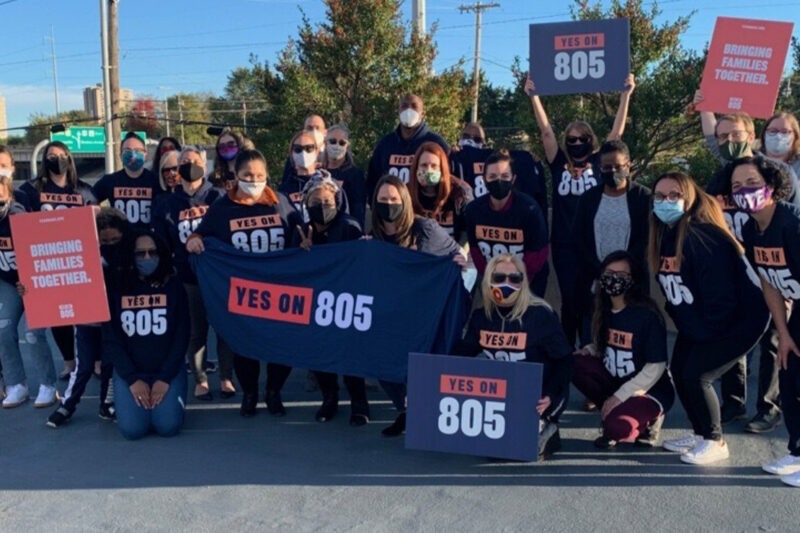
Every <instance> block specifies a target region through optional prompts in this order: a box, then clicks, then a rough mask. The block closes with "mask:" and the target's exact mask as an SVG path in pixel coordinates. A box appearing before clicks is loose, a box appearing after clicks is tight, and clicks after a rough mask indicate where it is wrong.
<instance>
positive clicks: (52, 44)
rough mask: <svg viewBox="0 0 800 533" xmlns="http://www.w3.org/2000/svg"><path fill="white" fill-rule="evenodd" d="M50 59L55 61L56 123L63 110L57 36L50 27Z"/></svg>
mask: <svg viewBox="0 0 800 533" xmlns="http://www.w3.org/2000/svg"><path fill="white" fill-rule="evenodd" d="M50 57H51V58H52V59H53V89H54V90H55V97H56V122H58V121H60V120H61V109H60V107H59V105H58V67H57V66H56V35H55V31H54V30H53V26H50Z"/></svg>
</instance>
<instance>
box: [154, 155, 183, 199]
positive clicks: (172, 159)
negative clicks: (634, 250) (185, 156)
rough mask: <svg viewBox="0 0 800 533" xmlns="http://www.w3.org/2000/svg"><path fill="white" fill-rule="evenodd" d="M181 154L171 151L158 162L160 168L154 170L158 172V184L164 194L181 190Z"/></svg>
mask: <svg viewBox="0 0 800 533" xmlns="http://www.w3.org/2000/svg"><path fill="white" fill-rule="evenodd" d="M180 155H181V154H180V152H178V151H175V150H173V151H171V152H164V153H163V154H161V158H160V159H159V160H158V167H155V168H154V169H153V170H154V171H156V172H158V183H159V185H161V190H162V191H163V192H175V191H176V190H177V189H178V188H180V185H181V180H180V176H179V175H178V157H180Z"/></svg>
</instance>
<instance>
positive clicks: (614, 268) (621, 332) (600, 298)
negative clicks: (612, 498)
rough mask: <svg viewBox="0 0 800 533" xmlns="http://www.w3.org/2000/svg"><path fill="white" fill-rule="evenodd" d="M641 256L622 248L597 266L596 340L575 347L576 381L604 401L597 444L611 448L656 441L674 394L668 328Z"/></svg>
mask: <svg viewBox="0 0 800 533" xmlns="http://www.w3.org/2000/svg"><path fill="white" fill-rule="evenodd" d="M641 259H642V258H641V257H638V256H636V255H633V254H631V253H629V252H627V251H624V250H618V251H615V252H611V253H610V254H608V255H606V256H605V258H604V259H603V261H602V262H601V263H600V265H599V267H598V271H599V272H600V275H599V277H598V279H597V284H598V290H597V295H596V303H595V307H594V315H593V318H592V344H589V345H587V346H586V347H584V348H583V349H581V350H579V351H577V352H575V374H574V375H573V377H572V382H573V383H574V384H575V387H576V388H577V389H578V390H579V391H581V393H582V394H584V395H585V396H586V397H587V398H589V400H591V401H592V402H593V403H595V404H596V405H598V406H601V407H602V408H601V409H600V417H601V419H602V423H603V435H602V436H600V437H598V438H597V439H596V440H595V441H594V444H595V446H597V447H598V448H613V447H614V446H616V444H617V442H622V441H625V442H631V441H635V442H636V444H637V445H640V446H647V447H652V446H655V445H656V444H657V443H658V439H659V435H660V433H661V424H662V423H663V421H664V414H665V413H666V412H667V411H669V408H670V407H671V406H672V402H673V401H674V400H675V390H674V388H673V385H672V379H671V377H670V374H669V370H667V329H666V327H665V326H664V318H663V317H662V316H661V312H660V311H659V310H658V307H656V303H655V302H654V301H653V300H652V298H650V296H649V294H648V292H649V291H648V287H649V284H648V283H647V274H646V271H645V269H644V268H643V266H642V262H641Z"/></svg>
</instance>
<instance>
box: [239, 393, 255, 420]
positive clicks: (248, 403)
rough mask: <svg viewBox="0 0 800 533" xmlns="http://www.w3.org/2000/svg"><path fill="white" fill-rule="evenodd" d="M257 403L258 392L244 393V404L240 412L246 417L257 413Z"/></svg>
mask: <svg viewBox="0 0 800 533" xmlns="http://www.w3.org/2000/svg"><path fill="white" fill-rule="evenodd" d="M256 404H258V394H248V393H246V392H245V393H244V394H242V406H241V407H240V408H239V414H240V415H242V416H243V417H245V418H249V417H251V416H255V415H256Z"/></svg>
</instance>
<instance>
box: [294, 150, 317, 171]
mask: <svg viewBox="0 0 800 533" xmlns="http://www.w3.org/2000/svg"><path fill="white" fill-rule="evenodd" d="M292 161H294V166H296V167H297V168H305V169H313V168H314V166H315V163H316V162H317V154H315V153H313V152H312V153H310V154H309V153H308V152H300V153H299V154H292Z"/></svg>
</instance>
